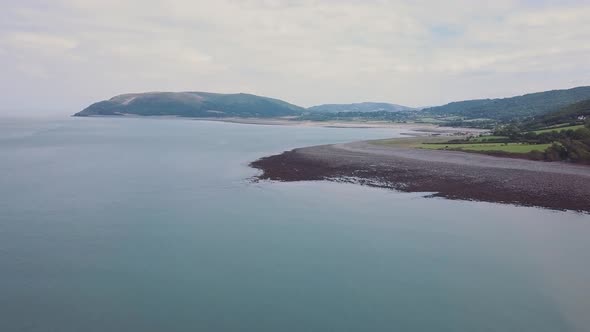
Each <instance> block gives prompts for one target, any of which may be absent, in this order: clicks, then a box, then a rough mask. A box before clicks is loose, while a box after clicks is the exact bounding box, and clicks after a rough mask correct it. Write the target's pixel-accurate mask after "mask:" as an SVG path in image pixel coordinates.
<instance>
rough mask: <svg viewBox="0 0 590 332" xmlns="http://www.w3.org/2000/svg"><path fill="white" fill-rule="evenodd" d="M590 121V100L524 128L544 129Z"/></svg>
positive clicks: (565, 108) (537, 120)
mask: <svg viewBox="0 0 590 332" xmlns="http://www.w3.org/2000/svg"><path fill="white" fill-rule="evenodd" d="M587 118H589V119H590V99H588V100H584V101H581V102H577V103H574V104H571V105H568V106H565V107H563V108H561V109H560V110H559V111H556V112H551V113H547V114H544V115H541V116H539V117H536V118H535V119H533V120H531V121H528V122H525V124H524V126H525V127H526V128H529V129H538V128H542V127H549V126H557V125H568V124H576V123H583V122H584V120H586V119H587Z"/></svg>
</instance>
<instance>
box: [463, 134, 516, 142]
mask: <svg viewBox="0 0 590 332" xmlns="http://www.w3.org/2000/svg"><path fill="white" fill-rule="evenodd" d="M505 139H508V137H506V136H491V135H490V136H480V137H474V138H472V139H471V141H473V142H483V141H484V140H505Z"/></svg>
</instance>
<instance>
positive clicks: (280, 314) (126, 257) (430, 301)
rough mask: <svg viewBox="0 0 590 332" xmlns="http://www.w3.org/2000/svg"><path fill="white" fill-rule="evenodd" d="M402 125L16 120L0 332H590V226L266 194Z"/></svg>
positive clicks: (4, 218)
mask: <svg viewBox="0 0 590 332" xmlns="http://www.w3.org/2000/svg"><path fill="white" fill-rule="evenodd" d="M396 135H399V131H394V130H386V129H333V128H332V129H331V128H306V127H280V126H255V125H240V124H227V123H214V122H200V121H190V120H152V119H75V118H72V119H59V120H44V121H40V120H39V121H32V120H14V119H12V120H8V119H4V120H0V331H142V332H146V331H257V332H262V331H502V332H507V331H519V332H520V331H535V332H543V331H548V332H555V331H588V330H590V318H589V317H588V312H590V283H589V282H588V281H589V280H590V264H588V257H590V240H589V238H590V217H589V216H587V215H581V214H577V213H571V212H555V211H548V210H542V209H535V208H525V207H516V206H506V205H497V204H489V203H477V202H460V201H449V200H444V199H432V198H423V197H421V195H419V194H405V193H397V192H393V191H388V190H383V189H372V188H366V187H360V186H355V185H348V184H335V183H324V182H316V183H268V182H263V183H252V182H250V181H248V179H249V178H250V177H252V176H253V175H255V174H256V170H253V169H251V168H249V167H248V166H247V164H248V162H250V161H252V160H255V159H257V158H258V157H261V156H265V155H269V154H273V153H278V152H281V151H283V150H286V149H290V148H294V147H299V146H306V145H313V144H324V143H335V142H346V141H351V140H358V139H370V138H383V137H392V136H396Z"/></svg>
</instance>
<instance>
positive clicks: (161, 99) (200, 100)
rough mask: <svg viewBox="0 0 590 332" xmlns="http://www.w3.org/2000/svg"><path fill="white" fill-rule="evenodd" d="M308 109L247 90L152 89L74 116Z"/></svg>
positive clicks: (269, 113) (268, 113)
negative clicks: (224, 92)
mask: <svg viewBox="0 0 590 332" xmlns="http://www.w3.org/2000/svg"><path fill="white" fill-rule="evenodd" d="M304 111H305V109H304V108H302V107H299V106H296V105H293V104H289V103H287V102H284V101H282V100H278V99H273V98H267V97H260V96H255V95H251V94H245V93H238V94H219V93H208V92H149V93H133V94H124V95H119V96H116V97H113V98H111V99H109V100H104V101H101V102H98V103H95V104H92V105H90V106H88V107H87V108H86V109H84V110H83V111H81V112H78V113H76V114H74V116H96V115H144V116H153V115H171V116H182V117H217V118H219V117H281V116H296V115H300V114H302V113H303V112H304Z"/></svg>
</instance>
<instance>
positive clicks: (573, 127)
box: [533, 125, 584, 134]
mask: <svg viewBox="0 0 590 332" xmlns="http://www.w3.org/2000/svg"><path fill="white" fill-rule="evenodd" d="M580 128H584V125H577V126H567V127H558V128H547V129H540V130H535V131H533V133H535V134H542V133H550V132H552V131H557V132H559V131H563V130H570V129H571V130H576V129H580Z"/></svg>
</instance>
